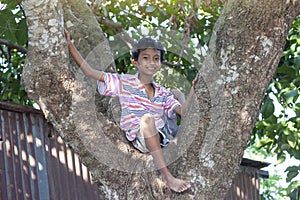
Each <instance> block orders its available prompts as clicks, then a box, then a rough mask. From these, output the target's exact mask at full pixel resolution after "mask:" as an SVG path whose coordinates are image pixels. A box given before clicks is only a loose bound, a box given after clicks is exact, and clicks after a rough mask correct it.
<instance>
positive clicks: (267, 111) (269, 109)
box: [261, 98, 275, 119]
mask: <svg viewBox="0 0 300 200" xmlns="http://www.w3.org/2000/svg"><path fill="white" fill-rule="evenodd" d="M274 110H275V107H274V104H273V100H272V99H270V98H267V99H266V100H265V101H264V103H263V105H262V110H261V114H262V116H263V118H264V119H266V118H268V117H269V116H271V115H273V113H274Z"/></svg>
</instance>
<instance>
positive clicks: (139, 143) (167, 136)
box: [131, 125, 176, 153]
mask: <svg viewBox="0 0 300 200" xmlns="http://www.w3.org/2000/svg"><path fill="white" fill-rule="evenodd" d="M157 131H158V133H159V136H160V146H161V147H165V146H167V145H168V144H169V143H170V142H171V141H172V140H173V139H174V136H175V135H176V133H175V134H174V133H173V134H171V133H170V131H169V129H168V127H167V126H166V125H165V126H164V127H162V128H161V129H158V130H157ZM131 143H132V145H133V146H134V147H135V148H136V149H138V150H139V151H141V152H142V153H148V152H149V150H148V149H147V147H146V142H145V138H143V137H142V135H141V133H140V131H138V133H137V135H136V139H135V140H133V141H132V142H131Z"/></svg>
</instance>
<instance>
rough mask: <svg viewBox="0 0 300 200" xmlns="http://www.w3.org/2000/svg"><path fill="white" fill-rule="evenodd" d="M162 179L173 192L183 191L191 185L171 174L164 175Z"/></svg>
mask: <svg viewBox="0 0 300 200" xmlns="http://www.w3.org/2000/svg"><path fill="white" fill-rule="evenodd" d="M164 181H165V182H166V185H167V187H168V188H170V189H171V190H173V191H174V192H178V193H181V192H184V191H186V190H188V189H189V188H190V187H191V184H190V183H188V182H186V181H184V180H181V179H178V178H175V177H173V176H172V175H171V176H168V177H165V178H164Z"/></svg>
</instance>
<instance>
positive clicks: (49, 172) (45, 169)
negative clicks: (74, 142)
mask: <svg viewBox="0 0 300 200" xmlns="http://www.w3.org/2000/svg"><path fill="white" fill-rule="evenodd" d="M0 118H1V120H0V143H1V145H0V199H1V200H18V199H42V200H47V199H53V200H61V199H62V200H65V199H72V200H81V199H88V200H89V199H92V200H94V199H95V200H97V199H101V198H100V193H99V191H98V190H97V187H96V185H93V183H92V181H91V179H90V173H89V171H88V169H87V168H86V167H85V166H84V165H82V164H81V163H80V161H79V158H78V156H77V155H76V154H75V153H74V152H73V151H72V150H71V149H70V148H69V147H68V146H67V145H65V144H64V143H63V141H62V139H61V138H60V137H58V136H57V134H56V132H55V130H54V129H53V128H52V127H51V126H50V125H49V124H48V123H47V121H46V120H45V119H44V117H43V115H42V113H41V112H39V111H36V110H34V109H32V108H28V107H24V106H17V105H12V104H8V103H3V102H1V103H0Z"/></svg>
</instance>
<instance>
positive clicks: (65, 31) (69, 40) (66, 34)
mask: <svg viewBox="0 0 300 200" xmlns="http://www.w3.org/2000/svg"><path fill="white" fill-rule="evenodd" d="M64 33H65V37H66V40H67V42H68V44H69V43H71V39H70V34H69V32H68V31H67V30H66V29H64Z"/></svg>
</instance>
